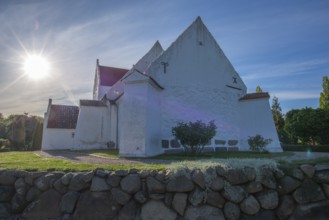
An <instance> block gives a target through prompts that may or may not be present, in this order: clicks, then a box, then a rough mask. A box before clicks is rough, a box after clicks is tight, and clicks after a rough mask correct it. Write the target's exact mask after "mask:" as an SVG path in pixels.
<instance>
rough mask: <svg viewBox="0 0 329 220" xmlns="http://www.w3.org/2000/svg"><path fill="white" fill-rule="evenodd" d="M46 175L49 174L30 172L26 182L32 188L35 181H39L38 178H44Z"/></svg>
mask: <svg viewBox="0 0 329 220" xmlns="http://www.w3.org/2000/svg"><path fill="white" fill-rule="evenodd" d="M45 174H47V172H29V173H28V174H27V175H26V176H25V178H24V180H25V182H26V183H27V184H29V185H30V186H32V185H33V182H34V180H35V179H37V178H38V177H40V176H43V175H45Z"/></svg>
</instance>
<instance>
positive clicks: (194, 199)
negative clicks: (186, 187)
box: [188, 187, 206, 206]
mask: <svg viewBox="0 0 329 220" xmlns="http://www.w3.org/2000/svg"><path fill="white" fill-rule="evenodd" d="M205 197H206V192H205V191H202V190H201V189H200V188H199V187H197V188H196V189H195V190H194V191H193V192H191V193H190V195H189V197H188V200H189V202H190V203H191V204H192V205H193V206H198V205H201V204H202V203H203V202H204V200H205Z"/></svg>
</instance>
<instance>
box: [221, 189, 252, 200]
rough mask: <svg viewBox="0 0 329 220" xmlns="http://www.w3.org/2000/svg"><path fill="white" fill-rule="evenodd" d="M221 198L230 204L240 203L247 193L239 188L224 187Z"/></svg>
mask: <svg viewBox="0 0 329 220" xmlns="http://www.w3.org/2000/svg"><path fill="white" fill-rule="evenodd" d="M223 196H224V197H225V198H226V199H227V200H229V201H231V202H234V203H240V202H241V201H242V200H243V199H244V198H246V197H247V193H246V191H244V189H243V188H242V187H241V186H225V187H224V193H223Z"/></svg>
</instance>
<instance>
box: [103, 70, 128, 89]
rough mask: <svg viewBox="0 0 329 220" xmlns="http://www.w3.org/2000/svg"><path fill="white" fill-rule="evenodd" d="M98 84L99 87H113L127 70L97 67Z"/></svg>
mask: <svg viewBox="0 0 329 220" xmlns="http://www.w3.org/2000/svg"><path fill="white" fill-rule="evenodd" d="M98 68H99V84H100V85H101V86H113V85H114V84H115V83H116V82H118V81H119V80H120V79H121V78H122V77H123V76H124V75H125V74H126V73H127V72H128V70H127V69H122V68H116V67H108V66H100V65H99V67H98Z"/></svg>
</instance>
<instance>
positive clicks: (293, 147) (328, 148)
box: [281, 144, 329, 152]
mask: <svg viewBox="0 0 329 220" xmlns="http://www.w3.org/2000/svg"><path fill="white" fill-rule="evenodd" d="M281 147H282V150H283V151H301V152H307V151H311V152H329V145H315V146H313V145H300V144H299V145H298V144H281Z"/></svg>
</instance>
